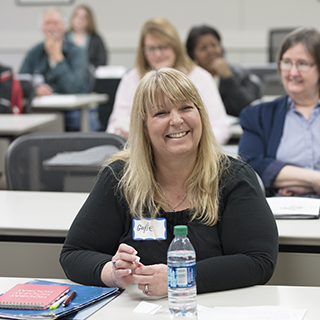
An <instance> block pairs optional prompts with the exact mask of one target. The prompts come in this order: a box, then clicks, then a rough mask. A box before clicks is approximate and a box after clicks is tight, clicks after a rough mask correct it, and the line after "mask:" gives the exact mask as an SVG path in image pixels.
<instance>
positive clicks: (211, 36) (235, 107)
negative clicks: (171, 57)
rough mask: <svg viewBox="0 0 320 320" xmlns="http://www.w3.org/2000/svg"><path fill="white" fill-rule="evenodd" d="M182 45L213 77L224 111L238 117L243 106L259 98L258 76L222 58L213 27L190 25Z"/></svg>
mask: <svg viewBox="0 0 320 320" xmlns="http://www.w3.org/2000/svg"><path fill="white" fill-rule="evenodd" d="M186 46H187V52H188V55H189V56H190V58H191V59H192V60H194V61H195V62H196V63H197V64H198V65H199V66H200V67H202V68H204V69H206V70H207V71H209V72H210V73H211V75H212V76H213V77H214V79H215V80H216V83H217V86H218V88H219V92H220V95H221V98H222V101H223V103H224V106H225V108H226V111H227V113H228V114H230V115H232V116H236V117H238V116H239V114H240V111H241V110H242V109H243V108H245V107H246V106H248V105H249V104H250V103H251V102H252V101H254V100H256V99H258V98H260V97H261V81H260V79H259V77H257V76H256V75H253V74H249V73H248V72H246V71H245V70H243V69H242V68H240V67H239V66H235V65H231V64H229V63H228V62H227V61H226V60H225V59H224V57H223V48H222V45H221V36H220V34H219V32H218V31H217V30H216V29H214V28H212V27H209V26H206V25H202V26H198V27H193V28H192V29H191V31H190V33H189V35H188V39H187V43H186Z"/></svg>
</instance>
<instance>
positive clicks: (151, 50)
mask: <svg viewBox="0 0 320 320" xmlns="http://www.w3.org/2000/svg"><path fill="white" fill-rule="evenodd" d="M168 49H169V46H156V47H151V46H150V47H144V48H143V50H144V52H145V53H146V54H154V53H155V52H156V51H158V50H159V51H160V52H163V51H166V50H168Z"/></svg>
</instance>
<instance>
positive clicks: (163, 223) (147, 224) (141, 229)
mask: <svg viewBox="0 0 320 320" xmlns="http://www.w3.org/2000/svg"><path fill="white" fill-rule="evenodd" d="M132 238H133V240H166V239H167V220H166V219H165V218H157V219H150V218H147V219H133V221H132Z"/></svg>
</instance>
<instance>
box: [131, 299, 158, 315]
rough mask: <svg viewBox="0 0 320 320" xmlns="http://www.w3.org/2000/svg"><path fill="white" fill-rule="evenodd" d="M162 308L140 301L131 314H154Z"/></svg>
mask: <svg viewBox="0 0 320 320" xmlns="http://www.w3.org/2000/svg"><path fill="white" fill-rule="evenodd" d="M161 307H162V306H161V305H159V304H155V303H150V302H145V301H141V302H140V303H139V304H138V305H137V306H136V307H135V309H134V310H133V312H139V313H146V314H155V313H156V312H158V311H159V310H160V308H161Z"/></svg>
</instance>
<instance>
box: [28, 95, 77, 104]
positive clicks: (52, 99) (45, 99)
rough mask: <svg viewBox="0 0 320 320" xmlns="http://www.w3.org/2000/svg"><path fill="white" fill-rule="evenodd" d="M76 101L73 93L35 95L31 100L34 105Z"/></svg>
mask: <svg viewBox="0 0 320 320" xmlns="http://www.w3.org/2000/svg"><path fill="white" fill-rule="evenodd" d="M76 101H77V96H76V95H74V94H57V95H55V94H52V95H50V96H42V97H35V98H34V99H33V101H32V103H33V104H34V105H37V106H40V105H41V106H42V105H51V104H54V105H55V104H61V105H62V104H71V103H75V102H76Z"/></svg>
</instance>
